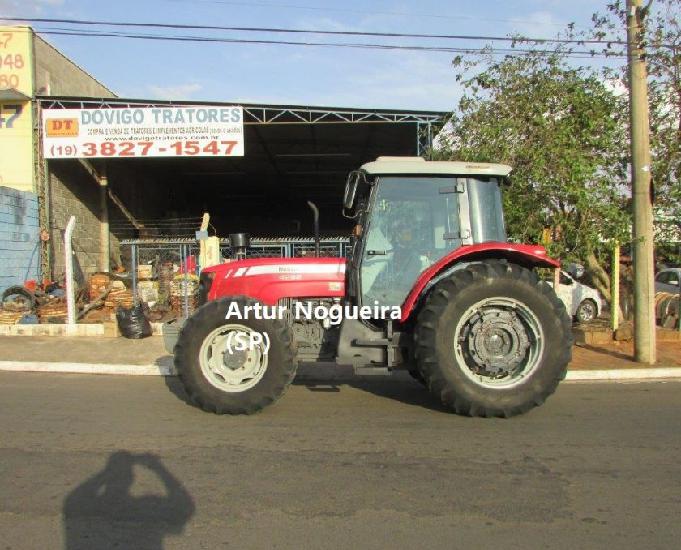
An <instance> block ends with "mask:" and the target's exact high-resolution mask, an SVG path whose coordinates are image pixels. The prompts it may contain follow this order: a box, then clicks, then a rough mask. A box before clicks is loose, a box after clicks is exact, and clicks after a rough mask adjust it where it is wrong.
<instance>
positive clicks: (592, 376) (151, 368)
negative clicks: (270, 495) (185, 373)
mask: <svg viewBox="0 0 681 550" xmlns="http://www.w3.org/2000/svg"><path fill="white" fill-rule="evenodd" d="M313 368H314V369H315V370H314V371H313V370H308V369H305V370H306V371H307V372H299V374H298V375H297V376H296V378H298V379H299V380H320V381H321V380H327V379H329V380H339V379H344V378H345V379H347V378H351V377H353V374H352V371H351V370H349V369H343V368H342V367H339V368H337V367H322V368H319V367H313ZM0 371H7V372H46V373H64V374H107V375H125V376H174V375H176V374H177V372H176V371H175V367H174V366H173V363H172V359H171V358H168V360H161V361H159V363H158V364H155V365H123V364H102V363H97V364H95V363H57V362H40V361H0ZM670 379H681V367H651V368H640V369H636V368H634V369H610V370H572V371H568V373H567V376H566V377H565V380H566V381H567V382H624V381H631V380H670Z"/></svg>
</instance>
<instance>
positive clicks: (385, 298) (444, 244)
mask: <svg viewBox="0 0 681 550" xmlns="http://www.w3.org/2000/svg"><path fill="white" fill-rule="evenodd" d="M465 181H466V180H465V179H459V178H452V177H407V176H385V177H381V178H379V179H378V180H377V181H376V183H375V185H374V186H373V189H372V193H371V197H370V201H369V203H370V204H369V208H368V209H367V212H366V217H365V220H364V225H365V232H364V235H363V239H362V242H361V243H360V244H361V246H359V247H357V249H356V251H357V252H360V253H361V256H360V261H361V264H360V265H359V277H358V279H359V280H358V283H359V285H358V286H359V290H360V292H359V293H358V294H359V296H360V298H361V304H362V305H365V306H374V305H375V304H376V303H377V304H378V305H385V306H400V305H402V303H403V302H404V300H405V298H406V297H407V294H408V293H409V291H410V290H411V289H412V287H413V285H414V283H415V282H416V279H417V278H418V276H419V275H420V274H421V272H422V271H423V270H424V269H426V268H428V267H429V266H430V265H431V264H433V263H434V262H436V261H437V260H439V259H440V258H442V257H443V256H445V255H446V254H448V253H449V252H451V251H452V250H454V249H456V248H458V247H459V246H462V244H469V243H470V242H471V241H470V239H471V231H470V224H469V222H468V201H467V191H466V185H465ZM358 249H361V250H358Z"/></svg>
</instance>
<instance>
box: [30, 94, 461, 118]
mask: <svg viewBox="0 0 681 550" xmlns="http://www.w3.org/2000/svg"><path fill="white" fill-rule="evenodd" d="M36 100H37V101H38V102H39V103H40V105H41V107H42V108H43V109H79V108H80V109H107V108H111V109H115V108H133V107H137V108H145V107H149V108H150V107H164V106H165V107H168V106H173V107H179V106H185V105H187V106H189V105H191V106H195V105H225V106H227V105H239V106H241V107H243V109H244V124H294V123H304V124H310V123H313V124H323V123H333V122H394V123H405V122H406V123H417V124H437V123H441V122H443V121H444V118H445V117H446V116H447V114H448V113H446V112H442V111H418V110H411V109H355V108H346V107H321V106H305V105H269V104H257V103H241V102H239V101H233V102H224V101H171V100H148V99H125V98H85V97H55V96H38V97H36Z"/></svg>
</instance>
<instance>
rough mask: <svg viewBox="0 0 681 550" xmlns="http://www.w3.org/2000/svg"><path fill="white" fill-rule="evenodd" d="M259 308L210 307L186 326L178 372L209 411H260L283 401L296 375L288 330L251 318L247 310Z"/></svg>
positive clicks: (241, 303) (242, 303) (245, 301)
mask: <svg viewBox="0 0 681 550" xmlns="http://www.w3.org/2000/svg"><path fill="white" fill-rule="evenodd" d="M233 304H236V308H237V309H238V311H239V313H238V314H236V315H234V317H236V318H232V317H233V314H235V313H236V311H235V309H234V305H233ZM255 304H256V302H255V300H251V299H249V298H244V297H234V298H223V299H222V300H218V301H213V302H208V303H207V304H205V305H203V306H201V307H200V308H199V309H198V310H197V311H196V313H194V315H192V316H191V317H190V318H189V319H188V320H187V322H186V323H185V325H184V326H183V327H182V331H181V332H180V335H179V337H178V340H177V344H176V345H175V349H174V354H175V367H176V369H177V371H178V374H179V377H180V380H181V381H182V384H183V385H184V387H185V390H186V391H187V394H188V395H189V398H190V400H191V401H192V402H193V403H194V404H196V405H198V406H199V407H201V408H202V409H204V410H206V411H210V412H214V413H216V414H251V413H254V412H257V411H259V410H261V409H262V408H264V407H265V406H267V405H269V404H271V403H273V402H274V401H276V400H277V399H279V397H281V396H282V395H283V394H284V392H285V391H286V389H287V388H288V386H289V385H290V384H291V381H292V380H293V377H294V376H295V374H296V367H297V362H296V358H295V348H294V344H293V338H292V335H291V331H290V329H289V327H288V325H287V324H286V323H284V322H282V321H281V320H277V319H275V320H265V319H253V318H248V317H249V315H248V313H247V310H246V307H247V306H254V305H255ZM230 306H231V307H230ZM250 311H251V312H252V311H253V310H252V309H251V310H250ZM228 316H229V318H227V317H228ZM250 316H251V317H252V313H251V315H250Z"/></svg>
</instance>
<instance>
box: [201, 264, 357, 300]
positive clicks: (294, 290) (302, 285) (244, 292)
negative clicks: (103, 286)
mask: <svg viewBox="0 0 681 550" xmlns="http://www.w3.org/2000/svg"><path fill="white" fill-rule="evenodd" d="M201 280H202V284H203V285H206V286H209V288H208V289H207V293H205V296H206V298H207V299H208V300H219V299H220V298H224V297H227V296H249V297H251V298H254V299H255V300H258V301H259V302H261V303H263V304H265V305H276V304H277V302H278V301H279V300H280V299H282V298H342V297H343V296H344V295H345V259H344V258H257V259H248V260H236V261H231V262H227V263H224V264H220V265H216V266H212V267H207V268H206V269H204V270H203V271H202V272H201ZM204 292H205V291H204Z"/></svg>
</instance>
